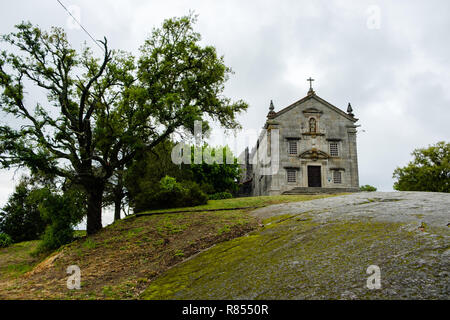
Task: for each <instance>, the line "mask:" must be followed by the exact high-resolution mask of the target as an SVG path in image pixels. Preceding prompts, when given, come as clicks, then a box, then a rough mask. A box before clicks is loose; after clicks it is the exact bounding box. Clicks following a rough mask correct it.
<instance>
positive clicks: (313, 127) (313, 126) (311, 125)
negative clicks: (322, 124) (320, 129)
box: [309, 118, 317, 132]
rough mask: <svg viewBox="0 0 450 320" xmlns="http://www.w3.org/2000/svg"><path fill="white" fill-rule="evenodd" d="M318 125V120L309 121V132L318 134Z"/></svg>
mask: <svg viewBox="0 0 450 320" xmlns="http://www.w3.org/2000/svg"><path fill="white" fill-rule="evenodd" d="M316 129H317V124H316V119H314V118H311V119H309V132H316Z"/></svg>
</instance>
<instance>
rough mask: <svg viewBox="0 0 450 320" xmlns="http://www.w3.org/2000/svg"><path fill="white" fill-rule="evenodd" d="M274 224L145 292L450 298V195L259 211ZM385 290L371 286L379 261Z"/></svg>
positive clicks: (386, 196) (354, 198) (166, 295)
mask: <svg viewBox="0 0 450 320" xmlns="http://www.w3.org/2000/svg"><path fill="white" fill-rule="evenodd" d="M252 214H253V215H254V216H255V217H258V218H263V219H265V220H264V221H263V223H264V228H262V230H258V231H255V232H252V233H251V234H250V235H248V236H246V237H241V238H238V239H234V240H231V241H228V242H224V243H221V244H219V245H217V246H215V247H214V248H211V249H210V250H208V251H206V252H203V253H201V254H199V255H197V256H196V257H194V258H193V259H191V260H189V261H186V262H185V263H182V264H179V265H177V266H176V267H174V268H172V269H170V270H169V271H168V272H167V273H165V274H164V275H162V276H161V277H159V278H157V279H155V280H154V281H153V282H152V283H151V284H150V286H149V287H148V288H147V290H146V291H145V292H144V294H143V295H142V296H141V297H142V298H145V299H449V298H450V286H449V272H450V269H449V268H450V231H449V230H450V228H449V227H448V223H449V222H450V195H449V194H439V193H420V192H392V193H382V192H377V193H359V194H351V195H345V196H340V197H335V198H327V199H319V200H312V201H308V202H303V203H289V204H279V205H273V206H268V207H265V208H262V209H258V210H255V211H253V213H252ZM372 265H376V266H378V267H379V269H380V283H381V288H380V289H375V290H371V289H369V288H368V287H367V280H368V278H369V276H370V275H371V274H367V269H368V267H369V266H372Z"/></svg>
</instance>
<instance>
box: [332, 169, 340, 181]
mask: <svg viewBox="0 0 450 320" xmlns="http://www.w3.org/2000/svg"><path fill="white" fill-rule="evenodd" d="M333 182H334V183H342V173H341V172H340V171H338V170H334V171H333Z"/></svg>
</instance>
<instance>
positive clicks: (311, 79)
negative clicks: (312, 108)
mask: <svg viewBox="0 0 450 320" xmlns="http://www.w3.org/2000/svg"><path fill="white" fill-rule="evenodd" d="M306 81H309V91H308V95H310V94H314V90H313V88H312V82H313V81H314V79H313V78H311V77H309V79H306Z"/></svg>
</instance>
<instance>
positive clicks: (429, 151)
mask: <svg viewBox="0 0 450 320" xmlns="http://www.w3.org/2000/svg"><path fill="white" fill-rule="evenodd" d="M412 155H413V156H414V159H413V160H412V161H411V162H409V164H408V165H407V166H405V167H403V168H397V169H395V171H394V174H393V178H394V179H396V180H397V181H395V183H394V189H395V190H399V191H434V192H450V143H446V142H444V141H441V142H438V143H436V144H435V145H431V146H429V147H428V148H422V149H415V150H414V151H413V152H412Z"/></svg>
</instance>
